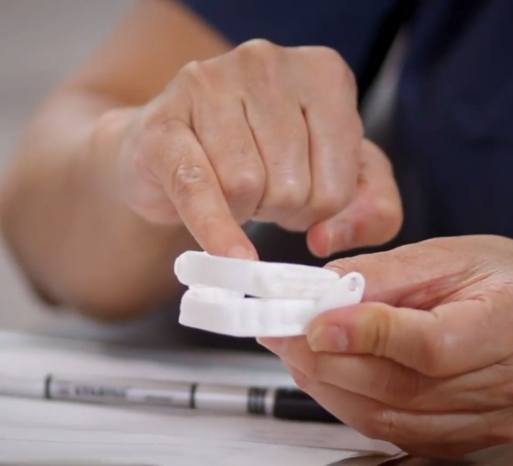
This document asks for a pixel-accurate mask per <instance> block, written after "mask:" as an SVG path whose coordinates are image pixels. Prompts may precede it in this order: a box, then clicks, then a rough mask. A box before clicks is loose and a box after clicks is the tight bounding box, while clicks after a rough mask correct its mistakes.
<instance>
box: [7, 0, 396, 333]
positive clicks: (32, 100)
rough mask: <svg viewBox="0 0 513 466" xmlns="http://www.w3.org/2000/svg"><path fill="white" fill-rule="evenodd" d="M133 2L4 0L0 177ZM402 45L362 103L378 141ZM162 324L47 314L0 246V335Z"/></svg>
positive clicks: (149, 328)
mask: <svg viewBox="0 0 513 466" xmlns="http://www.w3.org/2000/svg"><path fill="white" fill-rule="evenodd" d="M135 1H136V0H0V176H1V175H2V173H3V171H4V169H5V167H6V165H7V163H8V161H9V158H10V157H11V156H12V155H13V148H14V146H15V143H16V141H17V139H18V137H19V135H20V133H21V131H22V129H23V127H24V125H25V124H26V122H27V120H28V118H30V116H31V114H32V112H33V111H34V108H35V106H36V105H38V103H39V102H40V101H41V100H42V99H43V98H44V97H45V95H47V94H48V92H49V91H51V89H52V88H53V87H54V86H56V85H57V84H58V83H59V82H60V81H61V80H62V79H63V78H65V77H66V76H67V75H68V74H69V73H70V72H71V71H72V70H73V69H74V68H75V67H76V66H77V65H79V64H80V63H81V62H82V61H83V60H84V58H86V57H87V56H88V54H89V53H90V52H91V51H92V50H93V49H94V48H95V47H96V46H97V45H98V44H99V43H100V42H101V41H102V39H103V38H104V37H105V36H106V35H108V33H109V31H111V30H112V28H113V27H114V25H115V24H116V22H117V21H118V20H119V19H120V18H121V17H122V16H123V15H124V14H125V13H126V12H127V10H129V9H130V8H131V7H132V5H133V3H134V2H135ZM206 1H207V0H206ZM400 44H401V40H398V41H396V46H395V47H393V48H392V51H391V52H390V54H389V57H388V59H387V62H386V63H385V66H384V67H383V71H382V73H381V75H380V76H379V77H378V80H377V84H376V85H375V86H374V89H373V90H371V92H370V93H369V95H368V98H367V99H366V102H364V113H365V114H366V115H367V118H366V126H367V132H368V133H371V134H374V135H375V136H374V139H379V138H377V137H376V136H377V135H378V133H379V132H380V131H379V130H380V129H382V127H383V121H385V120H386V115H387V110H386V109H387V108H390V102H392V101H393V96H394V89H395V76H396V73H395V70H396V69H397V66H396V65H397V62H398V61H399V59H400V55H401V46H400ZM161 318H162V316H159V315H155V316H151V317H149V318H148V319H146V320H145V321H143V322H137V323H126V324H117V325H102V324H98V323H96V322H93V321H90V320H88V319H86V318H83V317H81V316H79V315H76V314H74V313H72V312H66V310H64V311H63V310H56V309H49V308H48V307H46V306H45V305H44V304H43V303H41V302H40V301H38V299H37V298H36V297H35V296H34V295H33V293H32V292H31V290H30V289H29V287H28V286H27V284H26V282H25V281H24V279H23V277H22V275H21V273H20V271H19V270H18V269H17V267H16V265H15V263H14V262H13V260H12V259H11V258H10V256H9V253H8V251H7V249H6V247H5V244H4V243H3V242H1V241H0V330H2V329H19V330H29V331H32V332H41V333H49V334H57V335H67V336H80V337H88V336H91V337H93V338H104V337H106V338H108V339H115V340H118V339H121V340H126V339H127V338H129V339H130V341H137V340H138V339H139V338H141V339H144V335H145V334H146V335H148V332H150V333H151V334H153V335H155V333H159V332H158V330H159V324H158V321H159V319H161ZM173 320H174V319H173ZM160 333H161V334H162V333H163V332H162V331H161V332H160ZM161 338H162V340H165V339H168V338H169V337H168V335H167V334H166V335H161Z"/></svg>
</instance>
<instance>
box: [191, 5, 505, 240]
mask: <svg viewBox="0 0 513 466" xmlns="http://www.w3.org/2000/svg"><path fill="white" fill-rule="evenodd" d="M184 3H185V4H187V5H189V6H190V7H191V8H192V9H194V10H195V11H196V12H197V13H198V14H200V15H201V16H203V17H204V18H205V19H206V20H207V21H208V22H209V23H210V24H211V25H212V26H214V27H215V28H217V29H218V30H219V31H221V32H222V33H223V34H224V35H225V36H226V37H227V38H228V39H229V40H230V41H232V43H234V44H238V43H240V42H243V41H246V40H248V39H251V38H255V37H262V38H268V39H270V40H272V41H275V42H277V43H279V44H283V45H307V44H316V45H327V46H330V47H333V48H335V49H337V50H338V51H339V52H340V53H341V55H342V56H343V57H344V58H345V59H346V61H347V62H348V63H349V65H350V66H351V68H352V69H353V71H354V72H355V74H356V76H357V79H358V82H359V86H360V93H361V94H362V95H363V94H364V93H365V91H366V90H367V88H368V86H369V84H370V83H371V81H372V79H373V77H374V75H375V73H376V71H377V70H378V68H379V65H380V63H381V62H382V59H383V56H384V54H385V53H386V51H387V48H388V47H389V45H390V44H391V41H392V40H393V37H394V35H395V33H396V32H397V30H398V29H399V27H400V26H401V24H406V25H407V30H408V46H407V51H406V54H405V57H404V63H403V67H402V72H401V78H400V83H399V89H398V99H397V105H396V109H395V112H394V117H393V125H392V134H393V136H394V137H393V139H392V150H391V151H390V152H391V154H390V155H391V157H392V158H393V160H394V162H395V165H396V170H397V171H398V177H399V181H400V183H401V190H402V195H403V200H404V202H405V207H406V220H405V232H404V235H403V238H404V240H405V241H415V240H420V239H423V238H428V237H433V236H441V235H461V234H471V233H496V234H502V235H506V236H510V237H513V212H512V210H511V207H510V203H511V201H512V200H513V182H512V179H511V178H512V172H513V116H512V113H513V27H512V24H513V2H512V1H511V0H424V1H415V0H404V1H401V0H318V1H316V2H314V1H310V0H273V1H262V0H217V1H205V0H184Z"/></svg>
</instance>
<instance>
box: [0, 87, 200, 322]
mask: <svg viewBox="0 0 513 466" xmlns="http://www.w3.org/2000/svg"><path fill="white" fill-rule="evenodd" d="M119 106H120V103H119V102H115V101H113V100H112V99H109V98H107V97H104V96H100V95H93V94H91V93H88V92H85V91H79V90H63V91H61V92H60V93H59V94H57V95H55V96H53V97H52V98H50V100H49V102H48V103H47V104H46V105H45V106H44V107H43V108H42V109H41V111H40V112H39V114H38V115H37V116H36V118H35V119H34V121H33V123H32V124H31V126H30V128H29V129H28V131H27V133H26V135H25V137H24V139H23V141H22V143H21V145H20V147H19V150H18V153H17V154H16V158H15V160H16V162H15V165H14V166H13V168H12V169H11V171H10V172H9V174H8V176H7V180H6V183H5V186H4V193H3V199H2V206H1V216H2V223H3V229H4V232H5V233H4V234H5V236H6V238H7V240H8V242H9V243H10V244H11V246H12V249H13V251H14V253H15V255H16V257H17V258H18V260H19V261H20V263H21V264H22V266H23V268H24V269H25V271H26V272H27V274H28V276H29V277H30V278H31V280H32V281H33V283H34V284H35V286H36V287H37V288H38V289H39V290H41V291H42V293H43V294H45V295H46V296H47V297H48V298H49V299H50V300H52V301H56V302H63V303H66V304H69V305H72V306H75V307H78V308H80V309H81V310H83V311H84V312H89V313H94V314H96V315H99V316H102V317H107V318H108V317H116V316H126V315H127V314H129V313H131V312H136V311H140V310H141V309H143V308H147V307H149V306H150V305H151V304H152V303H154V302H156V301H159V300H162V299H164V298H165V297H168V296H171V295H173V294H175V293H177V292H178V285H177V283H176V282H174V281H173V278H172V274H171V266H172V261H173V258H174V257H175V256H176V255H177V254H178V253H179V252H181V251H183V250H184V249H186V248H189V247H192V246H193V241H192V240H191V239H190V236H189V235H188V234H187V233H186V231H185V229H184V228H182V227H170V226H158V225H151V224H149V223H147V222H145V221H144V220H142V219H141V218H140V217H138V216H136V215H135V214H134V213H133V212H132V211H131V210H130V209H128V207H126V205H125V204H124V203H123V202H122V201H121V200H119V199H118V198H117V197H116V192H115V189H114V186H113V185H114V183H115V180H113V179H110V178H111V177H112V173H113V170H112V167H111V166H110V165H111V164H113V163H115V156H116V151H117V147H116V144H118V142H117V141H119V138H120V136H121V133H122V132H123V131H124V130H125V125H127V124H129V123H128V122H129V121H130V119H131V113H132V112H133V110H130V109H128V108H126V109H124V110H123V109H121V110H119V111H116V112H113V111H112V109H115V108H116V107H119ZM108 113H110V115H111V116H105V115H107V114H108ZM100 118H101V119H102V125H101V127H102V130H101V131H100V132H99V131H98V130H97V127H98V125H97V122H98V120H99V119H100ZM63 129H65V131H63Z"/></svg>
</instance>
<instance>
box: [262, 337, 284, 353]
mask: <svg viewBox="0 0 513 466" xmlns="http://www.w3.org/2000/svg"><path fill="white" fill-rule="evenodd" d="M256 340H257V342H258V343H259V344H260V345H262V346H263V347H264V348H267V349H268V350H269V351H271V352H272V353H274V354H276V355H277V356H279V355H280V354H281V353H282V352H283V346H284V344H285V338H277V337H273V338H270V337H268V338H261V337H260V338H257V339H256Z"/></svg>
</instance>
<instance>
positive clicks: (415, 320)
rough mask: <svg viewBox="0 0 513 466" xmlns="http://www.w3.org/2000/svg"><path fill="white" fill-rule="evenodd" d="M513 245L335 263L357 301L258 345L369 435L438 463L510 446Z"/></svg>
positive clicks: (448, 243) (445, 245)
mask: <svg viewBox="0 0 513 466" xmlns="http://www.w3.org/2000/svg"><path fill="white" fill-rule="evenodd" d="M512 264H513V241H512V240H510V239H507V238H503V237H498V236H468V237H465V236H463V237H458V238H440V239H433V240H429V241H424V242H421V243H417V244H412V245H408V246H404V247H400V248H397V249H394V250H391V251H388V252H383V253H377V254H369V255H362V256H357V257H354V258H350V259H342V260H338V261H335V262H331V263H330V264H328V265H327V267H329V268H332V269H333V270H335V271H337V272H339V273H340V274H341V275H342V274H345V273H347V272H349V271H351V270H356V271H359V272H361V273H362V274H363V275H364V276H365V277H366V279H367V289H366V292H365V296H364V301H365V302H363V303H362V304H359V305H357V306H352V307H350V308H346V309H334V310H332V311H328V312H326V313H324V314H322V315H320V316H318V317H317V318H316V319H314V321H313V322H311V324H310V326H309V328H308V331H307V335H306V336H305V337H292V338H265V339H261V340H260V342H261V343H262V344H263V345H264V346H265V347H266V348H268V349H270V350H271V351H273V352H274V353H276V354H277V355H278V356H279V357H280V358H281V359H282V360H283V362H284V364H285V365H286V366H287V367H288V368H289V369H290V371H291V373H292V375H293V376H294V378H295V380H296V382H297V383H298V385H299V386H300V387H301V388H302V389H303V390H305V391H306V392H308V393H309V394H310V395H311V396H313V397H314V398H315V399H316V400H317V401H318V402H320V403H321V404H322V405H324V406H325V407H326V408H327V409H328V410H330V411H331V412H333V413H334V414H335V415H336V416H338V417H339V418H340V419H342V420H343V421H344V422H346V423H347V424H349V425H351V426H354V427H355V428H356V429H358V430H360V431H361V432H363V433H364V434H366V435H368V436H370V437H375V438H380V439H383V440H388V441H391V442H393V443H395V444H397V445H399V446H401V447H402V448H403V449H405V450H407V451H409V452H411V453H414V454H421V455H428V456H435V457H453V456H461V455H463V454H465V453H467V452H471V451H474V450H477V449H480V448H484V447H488V446H492V445H495V444H500V443H506V442H511V441H512V440H513V408H512V407H511V406H512V403H511V400H512V398H513V389H512V387H513V339H512V338H511V329H512V328H513V312H511V310H512V308H513V265H512Z"/></svg>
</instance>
